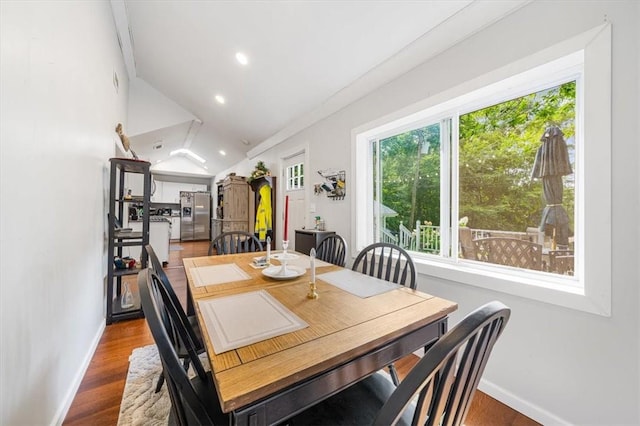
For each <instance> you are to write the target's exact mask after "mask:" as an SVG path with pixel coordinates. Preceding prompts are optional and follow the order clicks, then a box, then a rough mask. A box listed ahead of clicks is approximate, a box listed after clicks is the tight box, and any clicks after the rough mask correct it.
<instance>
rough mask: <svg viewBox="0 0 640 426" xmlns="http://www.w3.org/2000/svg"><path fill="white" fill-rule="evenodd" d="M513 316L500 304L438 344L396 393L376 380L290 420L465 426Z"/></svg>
mask: <svg viewBox="0 0 640 426" xmlns="http://www.w3.org/2000/svg"><path fill="white" fill-rule="evenodd" d="M510 315H511V310H510V309H509V308H508V307H506V306H505V305H504V304H502V303H500V302H497V301H494V302H490V303H487V304H486V305H483V306H481V307H480V308H478V309H476V310H474V311H473V312H471V313H470V314H469V315H467V316H466V317H465V318H464V319H463V320H462V321H461V322H460V323H458V324H457V325H456V326H455V327H453V328H452V329H451V330H450V331H449V332H448V333H446V334H445V335H444V336H443V337H442V338H440V340H438V341H437V342H436V343H435V344H434V345H433V346H431V348H430V349H429V350H428V351H427V352H426V353H425V354H424V357H423V358H422V359H421V360H420V361H419V362H418V363H417V364H416V365H415V366H414V367H413V368H412V369H411V371H410V372H409V374H408V375H407V376H406V377H405V379H404V380H403V381H402V382H401V383H400V385H398V387H395V386H394V385H393V384H392V383H391V382H390V381H389V380H388V379H387V378H386V377H384V376H383V375H382V374H381V373H376V374H373V375H371V376H369V377H367V378H366V379H364V380H362V381H360V382H358V383H356V384H355V385H352V386H351V387H349V388H347V389H345V390H343V391H341V392H340V393H338V394H336V395H334V396H332V397H330V398H329V399H326V400H325V401H323V402H321V403H319V404H317V405H314V406H313V407H311V408H309V409H307V410H305V411H304V412H302V413H301V414H298V415H297V416H294V417H293V418H292V419H290V420H289V423H290V424H291V425H334V426H339V425H363V424H373V425H384V426H387V425H392V424H393V425H395V424H402V425H404V424H407V425H415V426H417V425H421V426H422V425H427V426H435V425H453V426H457V425H462V424H463V423H464V420H465V417H466V415H467V412H468V410H469V406H470V403H471V400H472V399H473V395H474V393H475V391H476V388H477V387H478V382H479V381H480V378H481V377H482V373H483V372H484V368H485V366H486V365H487V361H488V359H489V356H490V354H491V351H492V350H493V346H494V345H495V343H496V340H497V339H498V337H500V335H501V334H502V331H503V330H504V327H505V326H506V325H507V322H508V321H509V317H510Z"/></svg>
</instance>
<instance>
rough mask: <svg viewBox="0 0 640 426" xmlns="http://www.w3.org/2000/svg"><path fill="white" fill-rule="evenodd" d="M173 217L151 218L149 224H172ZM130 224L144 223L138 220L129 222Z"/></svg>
mask: <svg viewBox="0 0 640 426" xmlns="http://www.w3.org/2000/svg"><path fill="white" fill-rule="evenodd" d="M170 218H171V216H151V217H149V222H167V223H171V219H170ZM129 222H130V223H142V220H141V219H138V220H129Z"/></svg>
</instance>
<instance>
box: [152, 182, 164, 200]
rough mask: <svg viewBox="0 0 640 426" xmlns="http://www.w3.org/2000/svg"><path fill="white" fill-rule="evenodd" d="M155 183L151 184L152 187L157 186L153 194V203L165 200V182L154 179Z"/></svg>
mask: <svg viewBox="0 0 640 426" xmlns="http://www.w3.org/2000/svg"><path fill="white" fill-rule="evenodd" d="M153 182H154V184H152V185H151V189H152V190H153V189H154V186H155V191H154V192H153V194H151V202H152V203H161V202H163V201H164V199H163V198H162V197H163V192H164V182H162V181H161V180H155V179H154V181H153Z"/></svg>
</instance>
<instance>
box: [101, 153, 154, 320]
mask: <svg viewBox="0 0 640 426" xmlns="http://www.w3.org/2000/svg"><path fill="white" fill-rule="evenodd" d="M109 162H110V163H111V174H110V184H109V188H110V190H109V218H108V222H109V236H108V238H109V251H108V256H107V271H108V272H107V317H106V322H107V325H109V324H111V323H113V322H114V321H121V320H126V319H132V318H142V317H144V313H143V312H142V306H141V304H140V296H139V294H138V290H137V284H136V283H135V280H131V279H129V280H128V281H126V282H124V286H125V289H123V277H126V276H128V275H134V274H136V273H137V272H139V271H140V269H138V268H132V269H118V268H117V267H116V265H115V262H114V259H115V257H120V258H122V254H123V250H122V249H123V247H131V246H142V247H143V248H144V246H145V245H147V244H149V208H150V202H151V171H150V169H149V168H150V166H151V163H149V162H147V161H140V160H130V159H126V158H111V159H110V160H109ZM128 173H137V174H142V175H143V180H144V190H143V192H144V193H143V194H142V195H140V194H133V195H132V196H131V198H129V197H128V196H126V194H125V190H126V189H125V176H126V174H128ZM128 203H136V204H138V205H142V212H143V214H142V232H126V231H123V230H122V229H121V223H122V219H123V218H124V215H125V214H129V211H128V206H127V204H128ZM141 252H142V255H141V259H140V265H141V268H146V267H147V253H146V251H145V250H144V249H143V250H142V251H141ZM126 287H128V288H129V291H130V292H131V294H132V301H129V302H131V303H126V304H125V306H124V307H123V305H122V299H121V298H122V295H123V291H126ZM129 305H130V306H129Z"/></svg>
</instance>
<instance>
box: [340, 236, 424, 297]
mask: <svg viewBox="0 0 640 426" xmlns="http://www.w3.org/2000/svg"><path fill="white" fill-rule="evenodd" d="M351 269H353V270H354V271H358V272H362V273H363V274H367V275H370V276H372V277H376V278H380V279H381V280H385V281H390V282H393V283H396V284H400V285H403V286H406V287H409V288H412V289H414V290H415V289H416V286H417V274H416V267H415V265H414V264H413V260H412V259H411V256H409V253H407V251H406V250H405V249H403V248H402V247H400V246H397V245H395V244H391V243H374V244H371V245H368V246H367V247H365V248H363V249H362V251H361V252H360V253H358V256H356V259H355V260H354V261H353V266H352V268H351Z"/></svg>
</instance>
